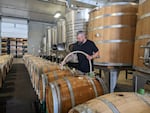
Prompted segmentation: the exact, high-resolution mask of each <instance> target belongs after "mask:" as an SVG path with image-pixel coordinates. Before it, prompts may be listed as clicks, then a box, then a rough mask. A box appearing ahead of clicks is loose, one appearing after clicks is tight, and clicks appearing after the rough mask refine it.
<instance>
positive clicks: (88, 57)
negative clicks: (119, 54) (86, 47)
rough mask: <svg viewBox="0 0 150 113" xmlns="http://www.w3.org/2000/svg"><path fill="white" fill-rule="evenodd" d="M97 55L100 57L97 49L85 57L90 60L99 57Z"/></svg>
mask: <svg viewBox="0 0 150 113" xmlns="http://www.w3.org/2000/svg"><path fill="white" fill-rule="evenodd" d="M99 57H100V53H99V51H97V52H95V53H94V54H93V55H88V56H87V59H88V60H92V59H95V58H99Z"/></svg>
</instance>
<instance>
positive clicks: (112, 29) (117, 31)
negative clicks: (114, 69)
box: [88, 2, 137, 65]
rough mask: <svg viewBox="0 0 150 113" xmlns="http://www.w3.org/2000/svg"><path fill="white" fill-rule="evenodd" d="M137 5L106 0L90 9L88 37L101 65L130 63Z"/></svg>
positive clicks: (131, 60)
mask: <svg viewBox="0 0 150 113" xmlns="http://www.w3.org/2000/svg"><path fill="white" fill-rule="evenodd" d="M136 13H137V4H136V3H130V2H116V3H108V4H106V5H104V6H102V7H99V8H96V9H94V10H92V11H91V12H90V18H89V25H88V39H91V40H93V41H94V42H95V44H96V45H97V47H98V48H99V49H100V51H101V57H100V58H98V59H95V62H97V63H100V64H105V65H106V64H108V65H109V64H114V65H132V63H133V53H134V52H133V50H134V37H135V30H136V19H137V15H136Z"/></svg>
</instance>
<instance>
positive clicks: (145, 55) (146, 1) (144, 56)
mask: <svg viewBox="0 0 150 113" xmlns="http://www.w3.org/2000/svg"><path fill="white" fill-rule="evenodd" d="M149 7H150V0H141V1H140V3H139V9H138V22H137V29H136V30H137V31H136V38H135V47H134V67H135V68H136V69H137V70H142V71H144V72H146V71H148V68H149V67H150V25H149V24H150V8H149Z"/></svg>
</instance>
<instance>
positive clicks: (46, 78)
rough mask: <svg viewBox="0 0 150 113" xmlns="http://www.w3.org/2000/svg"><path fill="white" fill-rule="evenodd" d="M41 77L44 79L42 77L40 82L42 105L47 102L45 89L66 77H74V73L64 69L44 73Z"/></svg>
mask: <svg viewBox="0 0 150 113" xmlns="http://www.w3.org/2000/svg"><path fill="white" fill-rule="evenodd" d="M41 76H42V77H40V80H39V92H40V94H39V100H40V102H41V103H42V102H43V101H45V88H46V86H47V85H48V83H50V82H52V81H54V80H58V79H60V78H63V77H65V76H73V73H72V72H71V71H70V70H68V69H64V70H55V71H51V72H48V73H44V74H42V75H41Z"/></svg>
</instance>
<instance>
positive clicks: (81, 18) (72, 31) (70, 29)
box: [65, 8, 90, 48]
mask: <svg viewBox="0 0 150 113" xmlns="http://www.w3.org/2000/svg"><path fill="white" fill-rule="evenodd" d="M89 11H90V9H87V8H86V9H85V8H83V9H76V10H75V9H67V11H66V15H65V17H66V33H67V34H66V35H67V38H66V39H67V48H68V47H69V45H70V44H72V43H74V42H76V33H77V31H80V30H82V31H85V32H86V31H87V21H88V19H89V14H88V13H89Z"/></svg>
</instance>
